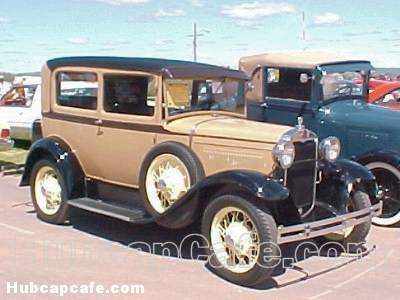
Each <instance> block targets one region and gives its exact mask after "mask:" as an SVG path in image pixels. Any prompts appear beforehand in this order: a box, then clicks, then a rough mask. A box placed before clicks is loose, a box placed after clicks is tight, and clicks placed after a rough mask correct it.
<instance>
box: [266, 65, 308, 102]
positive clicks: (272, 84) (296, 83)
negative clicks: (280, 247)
mask: <svg viewBox="0 0 400 300" xmlns="http://www.w3.org/2000/svg"><path fill="white" fill-rule="evenodd" d="M307 75H308V77H309V79H308V80H307ZM310 78H311V73H310V72H309V71H308V70H299V69H286V68H282V69H276V68H268V69H267V70H266V81H267V82H265V85H266V89H265V90H266V96H267V97H270V98H281V99H293V100H301V101H310V99H311V84H312V80H311V79H310Z"/></svg>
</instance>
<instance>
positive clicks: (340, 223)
mask: <svg viewBox="0 0 400 300" xmlns="http://www.w3.org/2000/svg"><path fill="white" fill-rule="evenodd" d="M381 214H382V201H381V202H379V203H378V204H375V205H373V206H371V207H369V208H368V207H367V208H364V209H362V210H358V211H355V212H351V213H348V214H345V215H340V216H337V217H333V218H328V219H324V220H319V221H315V222H310V223H304V224H298V225H292V226H288V227H285V226H282V225H281V226H279V227H278V240H277V241H278V244H286V243H291V242H295V241H301V240H305V239H311V238H314V237H317V236H323V235H326V234H329V233H332V232H338V231H342V230H344V229H346V228H348V227H352V226H355V225H359V224H361V223H364V222H368V221H371V220H372V218H373V217H376V216H379V215H381Z"/></svg>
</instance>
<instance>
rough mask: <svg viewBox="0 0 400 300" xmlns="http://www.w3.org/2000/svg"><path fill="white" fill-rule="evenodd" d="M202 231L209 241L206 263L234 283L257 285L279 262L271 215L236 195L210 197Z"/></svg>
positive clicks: (266, 278)
mask: <svg viewBox="0 0 400 300" xmlns="http://www.w3.org/2000/svg"><path fill="white" fill-rule="evenodd" d="M202 233H203V236H204V237H206V239H207V241H208V243H209V245H208V246H209V247H206V248H207V252H208V255H209V260H208V267H209V268H210V269H211V270H212V271H213V272H215V273H216V274H217V275H219V276H220V277H222V278H224V279H226V280H228V281H231V282H233V283H235V284H240V285H243V286H255V285H258V284H260V283H262V282H264V281H266V280H268V279H270V278H271V276H272V272H273V270H274V267H275V266H276V265H277V264H278V263H279V257H280V256H279V254H280V250H279V247H278V245H277V227H276V223H275V220H274V218H273V217H272V216H271V215H270V214H268V213H266V212H264V211H262V210H261V209H259V208H258V207H257V206H255V205H254V204H252V203H251V202H249V201H248V200H246V199H244V198H242V197H240V196H235V195H224V196H221V197H218V198H217V199H214V200H212V201H211V204H209V205H208V206H207V208H206V210H205V212H204V215H203V219H202Z"/></svg>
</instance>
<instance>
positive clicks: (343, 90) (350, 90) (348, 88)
mask: <svg viewBox="0 0 400 300" xmlns="http://www.w3.org/2000/svg"><path fill="white" fill-rule="evenodd" d="M353 89H354V86H351V85H345V86H341V87H339V88H337V89H336V93H337V94H339V95H342V94H346V95H351V94H352V93H353ZM346 91H348V93H347V92H346Z"/></svg>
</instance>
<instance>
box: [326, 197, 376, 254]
mask: <svg viewBox="0 0 400 300" xmlns="http://www.w3.org/2000/svg"><path fill="white" fill-rule="evenodd" d="M350 201H351V208H352V209H351V211H357V210H361V209H364V208H370V207H371V200H370V198H369V196H368V194H367V193H366V192H364V191H362V190H355V191H354V192H353V193H352V194H351V199H350ZM371 224H372V222H371V220H369V221H367V222H364V223H361V224H359V225H356V226H355V227H354V229H353V230H352V232H351V233H350V235H348V236H347V237H345V238H342V239H330V238H329V236H324V237H321V243H329V242H337V243H340V244H342V245H343V247H344V248H345V249H346V250H349V251H350V252H353V251H357V250H358V249H360V248H361V247H362V244H363V243H364V242H365V239H366V237H367V236H368V233H369V231H370V230H371Z"/></svg>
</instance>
